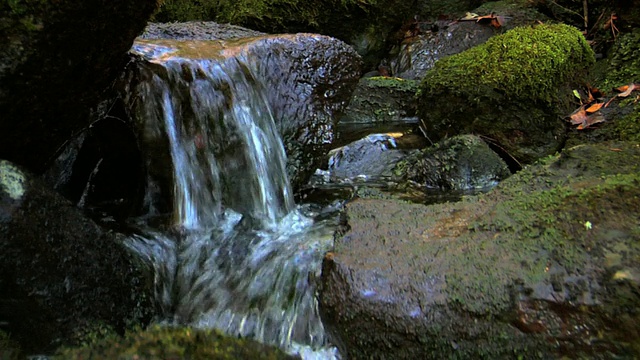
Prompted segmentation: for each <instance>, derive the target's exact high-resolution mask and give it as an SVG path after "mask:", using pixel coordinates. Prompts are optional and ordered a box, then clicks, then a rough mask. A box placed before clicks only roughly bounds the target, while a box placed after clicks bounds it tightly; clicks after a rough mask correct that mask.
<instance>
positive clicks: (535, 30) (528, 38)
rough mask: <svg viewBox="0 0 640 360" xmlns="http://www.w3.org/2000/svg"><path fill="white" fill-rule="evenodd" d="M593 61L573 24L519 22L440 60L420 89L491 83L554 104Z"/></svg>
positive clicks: (480, 87) (514, 95)
mask: <svg viewBox="0 0 640 360" xmlns="http://www.w3.org/2000/svg"><path fill="white" fill-rule="evenodd" d="M594 62H595V60H594V54H593V51H592V50H591V48H590V47H589V45H588V44H587V43H586V41H585V39H584V37H583V36H582V34H581V33H580V32H579V31H578V30H577V29H575V28H573V27H570V26H567V25H562V24H557V25H537V26H532V27H520V28H515V29H513V30H511V31H508V32H507V33H505V34H503V35H500V36H495V37H493V38H491V39H489V41H487V42H486V43H485V44H482V45H479V46H477V47H474V48H472V49H469V50H467V51H464V52H462V53H459V54H456V55H453V56H450V57H448V58H445V59H442V60H440V61H438V62H437V63H436V64H435V67H434V68H433V69H432V70H431V71H429V72H428V73H427V75H426V76H425V78H424V80H423V83H422V86H423V87H422V91H425V92H437V91H440V90H441V89H443V88H444V89H449V90H450V91H453V92H455V91H456V90H455V89H456V88H463V89H465V92H467V93H474V92H475V91H474V89H477V90H478V91H483V90H484V89H487V88H489V89H499V90H500V91H501V92H503V93H504V94H505V95H506V96H507V97H508V98H519V99H526V100H527V101H532V100H533V101H535V100H540V101H543V102H546V103H551V102H553V101H555V100H556V95H557V89H558V88H559V87H560V86H561V85H562V84H563V83H564V82H566V81H567V80H568V79H569V78H570V77H571V76H574V75H575V74H576V71H577V70H581V69H584V68H586V67H588V66H590V65H591V64H593V63H594Z"/></svg>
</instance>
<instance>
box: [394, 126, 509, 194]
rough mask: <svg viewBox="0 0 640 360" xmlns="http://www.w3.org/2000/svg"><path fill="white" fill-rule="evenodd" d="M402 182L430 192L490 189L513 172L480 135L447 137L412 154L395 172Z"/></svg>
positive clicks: (399, 164) (397, 166) (398, 165)
mask: <svg viewBox="0 0 640 360" xmlns="http://www.w3.org/2000/svg"><path fill="white" fill-rule="evenodd" d="M393 172H394V174H395V176H396V177H397V178H398V179H401V180H402V181H407V180H409V181H412V182H415V183H417V184H419V185H421V186H424V187H425V188H427V189H442V190H476V189H488V188H490V187H492V186H495V185H497V184H498V182H499V181H500V180H502V179H505V178H507V177H508V176H509V175H511V173H510V172H509V168H508V167H507V164H506V163H505V162H504V160H502V158H500V157H499V156H498V154H496V153H495V152H493V150H491V149H490V148H489V146H488V145H487V144H486V143H485V142H484V141H482V139H480V138H479V137H477V136H474V135H460V136H454V137H451V138H448V139H446V140H443V141H441V142H439V143H437V144H436V145H435V146H433V147H428V148H425V149H423V150H418V151H415V152H413V153H412V154H411V155H409V156H407V157H406V158H405V159H403V160H402V161H401V162H400V163H398V164H397V165H396V167H395V168H394V170H393Z"/></svg>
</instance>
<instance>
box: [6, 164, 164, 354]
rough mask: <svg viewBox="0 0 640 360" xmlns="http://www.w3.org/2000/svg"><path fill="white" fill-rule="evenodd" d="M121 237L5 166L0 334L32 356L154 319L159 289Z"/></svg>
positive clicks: (31, 178) (16, 169) (30, 177)
mask: <svg viewBox="0 0 640 360" xmlns="http://www.w3.org/2000/svg"><path fill="white" fill-rule="evenodd" d="M121 241H122V239H121V238H120V236H118V235H116V234H113V233H110V232H105V231H103V230H102V229H101V228H100V227H98V226H97V225H96V224H95V223H94V222H92V221H91V220H89V219H87V218H86V217H85V216H84V215H83V214H82V212H81V211H80V210H79V209H78V208H76V207H75V206H73V205H72V204H71V203H70V202H68V201H67V200H66V199H64V198H62V197H61V196H60V195H58V194H57V193H55V192H54V191H53V190H50V189H49V188H47V187H46V186H45V185H44V184H43V183H42V182H41V181H40V180H39V179H37V178H36V177H34V176H33V175H31V174H30V173H27V172H26V171H24V170H23V169H21V168H19V167H17V166H15V165H13V164H12V163H10V162H8V161H5V160H2V161H0V327H1V328H2V330H5V331H7V332H8V333H10V334H11V336H12V337H13V338H14V339H15V340H17V341H18V342H20V344H21V345H22V347H23V350H24V351H25V352H26V353H37V352H47V351H52V350H53V349H55V347H57V346H58V345H60V344H62V343H67V344H68V343H73V342H74V341H77V340H78V339H79V337H81V336H82V335H83V333H85V332H90V331H95V330H97V329H100V328H112V329H115V330H117V331H123V330H124V328H125V327H126V326H129V325H135V324H138V325H144V324H145V322H146V321H148V320H149V317H150V309H151V305H150V303H151V301H150V299H151V294H152V289H150V288H148V286H150V282H147V280H146V279H145V276H144V275H143V273H142V268H140V267H138V265H136V263H135V262H134V260H133V257H132V256H131V255H130V254H129V253H128V252H127V251H126V250H125V248H124V246H123V245H122V244H121Z"/></svg>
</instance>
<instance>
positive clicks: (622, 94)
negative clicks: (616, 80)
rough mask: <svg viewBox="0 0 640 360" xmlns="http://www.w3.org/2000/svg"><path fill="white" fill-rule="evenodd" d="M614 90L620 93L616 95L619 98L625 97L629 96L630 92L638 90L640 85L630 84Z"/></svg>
mask: <svg viewBox="0 0 640 360" xmlns="http://www.w3.org/2000/svg"><path fill="white" fill-rule="evenodd" d="M616 90H617V91H620V94H618V96H619V97H627V96H629V95H631V92H633V91H635V90H640V84H634V83H631V84H629V85H624V86H620V87H619V88H617V89H616Z"/></svg>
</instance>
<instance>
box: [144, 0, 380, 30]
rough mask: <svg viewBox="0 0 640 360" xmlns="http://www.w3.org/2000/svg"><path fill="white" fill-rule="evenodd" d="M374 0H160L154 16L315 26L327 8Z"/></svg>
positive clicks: (253, 24)
mask: <svg viewBox="0 0 640 360" xmlns="http://www.w3.org/2000/svg"><path fill="white" fill-rule="evenodd" d="M375 4H376V0H318V1H307V0H201V1H188V0H164V1H162V2H161V5H160V8H159V10H158V12H157V13H156V14H155V20H156V21H161V22H168V21H190V20H211V21H216V22H219V23H231V24H237V25H244V26H249V27H251V28H255V29H260V30H278V29H282V27H283V25H284V24H291V23H294V24H295V23H297V24H300V25H302V26H317V25H318V24H319V23H321V22H324V21H326V19H325V17H326V14H327V13H328V11H327V9H332V8H340V7H342V8H345V9H346V7H349V6H358V7H360V8H363V9H368V8H369V7H370V6H373V5H375Z"/></svg>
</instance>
